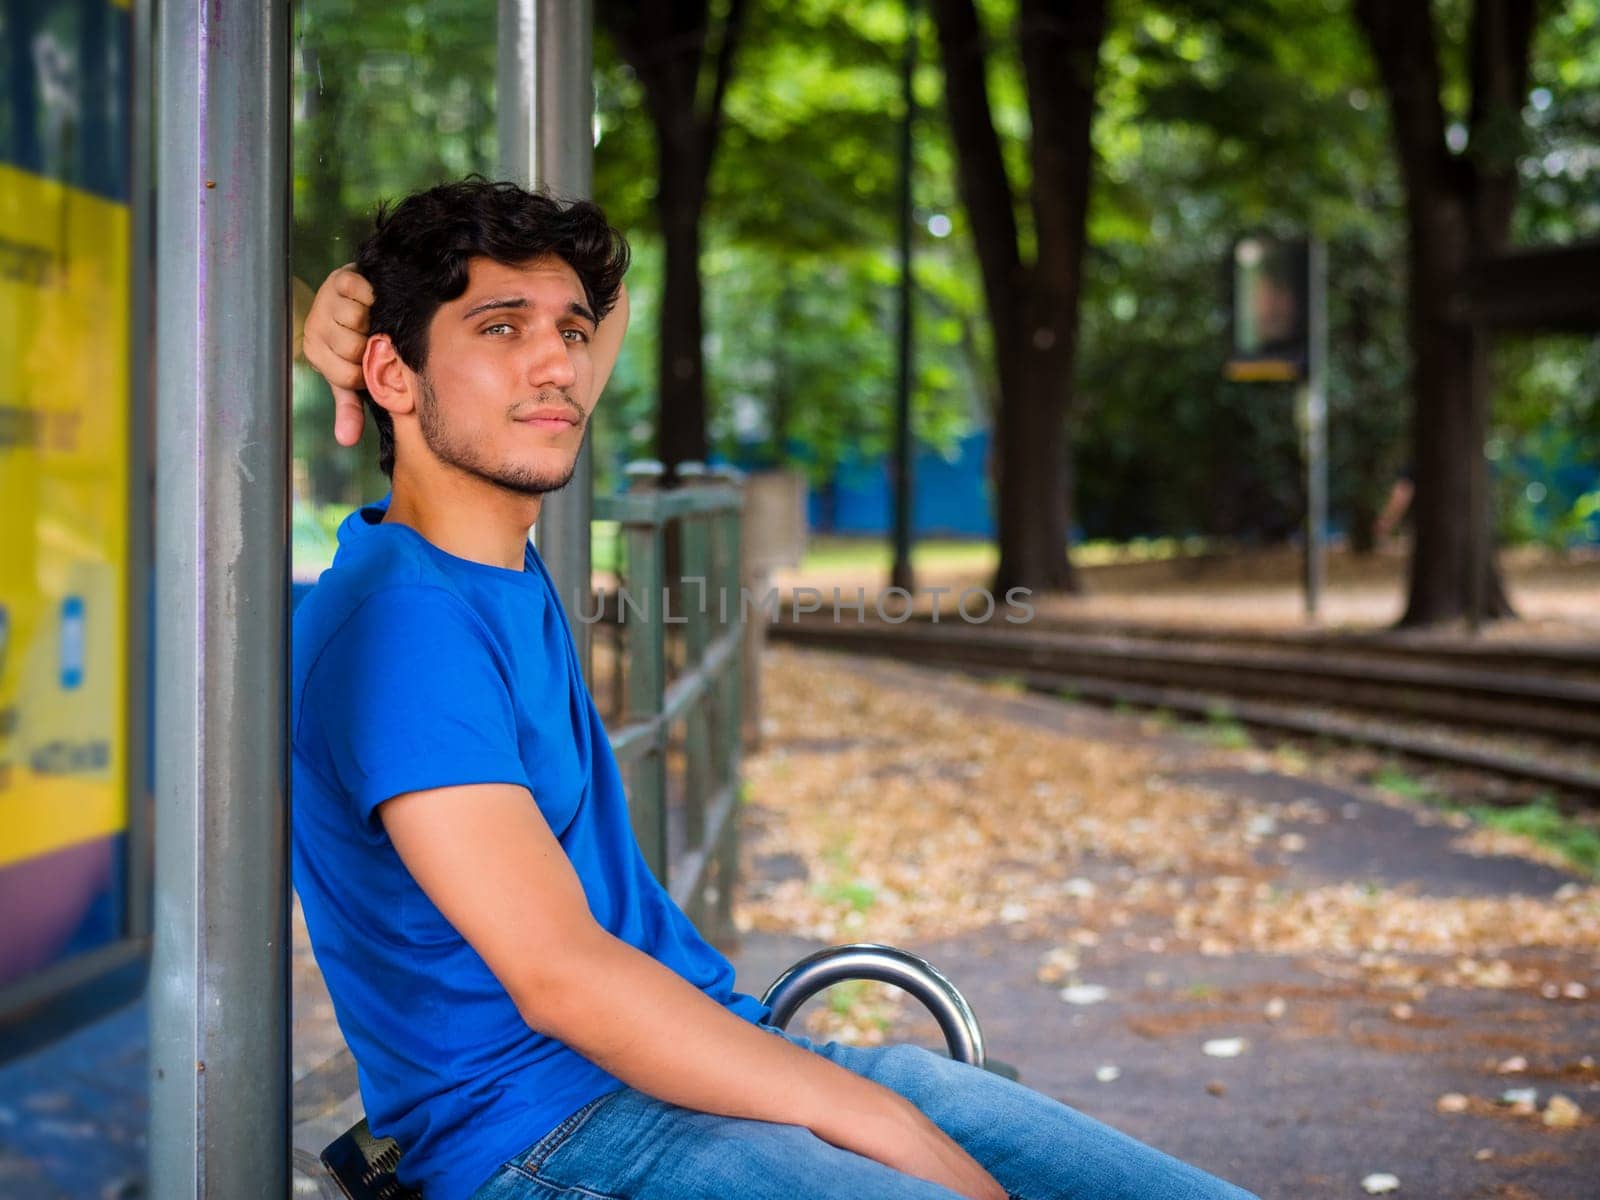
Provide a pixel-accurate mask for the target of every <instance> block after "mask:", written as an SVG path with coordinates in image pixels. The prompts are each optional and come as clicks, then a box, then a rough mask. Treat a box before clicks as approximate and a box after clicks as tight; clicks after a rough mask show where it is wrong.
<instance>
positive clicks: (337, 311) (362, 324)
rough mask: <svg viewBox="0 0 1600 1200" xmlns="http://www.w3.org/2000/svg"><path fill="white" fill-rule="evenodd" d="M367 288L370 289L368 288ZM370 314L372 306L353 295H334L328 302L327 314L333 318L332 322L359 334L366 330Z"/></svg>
mask: <svg viewBox="0 0 1600 1200" xmlns="http://www.w3.org/2000/svg"><path fill="white" fill-rule="evenodd" d="M358 278H359V277H358ZM367 290H368V291H369V292H370V291H371V289H370V288H368V289H367ZM371 315H372V306H371V305H370V304H364V303H362V302H361V301H360V300H357V299H356V298H355V297H354V296H344V295H339V296H335V297H333V299H331V300H330V301H329V303H328V316H329V317H331V318H332V319H333V323H334V324H335V325H338V326H340V327H341V328H344V329H353V330H355V331H356V332H357V333H359V334H363V335H364V334H365V333H366V332H367V319H368V318H369V317H370V316H371Z"/></svg>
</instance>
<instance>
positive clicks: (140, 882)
mask: <svg viewBox="0 0 1600 1200" xmlns="http://www.w3.org/2000/svg"><path fill="white" fill-rule="evenodd" d="M0 33H3V39H0V41H3V44H4V45H5V47H6V50H5V52H6V54H7V61H8V64H9V68H8V72H7V85H6V88H5V89H4V96H3V97H0V350H3V351H7V352H6V353H0V383H3V385H4V386H3V389H0V535H3V544H4V554H3V556H0V926H3V927H4V928H5V929H6V931H7V936H6V938H5V939H4V941H3V944H0V1053H6V1052H8V1051H10V1052H15V1051H16V1050H18V1049H25V1048H27V1047H28V1046H29V1045H31V1044H36V1043H37V1042H38V1041H39V1040H40V1039H43V1038H46V1037H49V1036H54V1035H55V1034H58V1033H60V1032H61V1031H62V1030H63V1029H64V1028H66V1027H69V1026H70V1025H71V1024H72V1023H74V1022H82V1021H85V1020H88V1019H91V1018H92V1017H93V1016H94V1015H96V1014H97V1013H98V1012H100V1011H103V1010H104V1008H105V1007H106V1006H107V1005H109V1004H115V1003H119V1002H121V1001H123V1000H125V999H127V998H128V997H129V996H131V995H133V994H136V993H137V991H138V990H139V988H140V987H145V988H147V989H148V997H149V1006H150V1066H149V1076H150V1078H149V1083H150V1101H151V1121H150V1147H151V1153H150V1158H151V1178H150V1194H152V1195H156V1196H162V1197H178V1196H210V1197H235V1196H239V1197H243V1196H261V1197H274V1198H276V1197H281V1196H284V1195H287V1194H289V1191H290V1138H289V1134H290V1084H289V1056H288V1051H289V1046H288V1031H289V953H290V938H289V877H288V795H287V792H288V715H289V697H288V691H287V665H288V658H289V655H288V651H289V641H288V621H289V577H290V553H289V545H290V541H289V526H290V499H289V497H290V490H289V484H290V472H289V447H290V440H289V427H290V399H289V398H290V356H289V355H290V328H291V275H290V269H289V264H290V229H291V223H290V216H291V207H290V206H291V169H290V163H291V159H290V134H291V88H290V77H291V63H292V60H291V55H292V54H293V53H294V52H295V50H296V47H295V45H294V43H293V40H292V37H291V13H290V6H289V5H288V4H287V3H285V2H284V0H252V2H250V3H241V2H236V0H215V2H208V3H203V4H202V3H200V2H199V0H170V2H156V0H72V2H70V3H65V4H46V3H44V2H43V0H0ZM483 38H484V40H485V42H487V43H492V44H493V46H494V47H495V57H496V61H497V65H498V66H497V73H496V88H495V93H496V105H495V118H496V126H497V131H498V145H499V164H498V165H499V171H500V174H501V175H502V177H505V178H511V179H517V180H519V181H523V182H524V183H527V184H530V185H535V186H543V187H547V188H549V189H551V190H552V191H554V192H556V193H558V194H560V195H564V196H570V197H576V196H583V195H587V194H588V192H589V190H590V178H591V152H592V132H591V113H592V109H593V102H592V91H591V65H590V64H591V51H590V45H591V13H590V8H589V5H588V3H587V2H586V0H500V2H499V4H498V6H497V8H496V9H494V10H493V11H492V13H491V14H490V18H489V20H487V21H486V23H485V28H484V30H483ZM328 436H330V437H331V430H329V431H328ZM588 461H589V455H588V453H587V452H585V455H584V457H583V460H582V461H581V462H580V465H579V472H578V475H577V476H576V477H575V479H574V483H573V485H572V486H571V487H569V488H568V489H567V490H565V491H564V492H563V493H561V494H560V495H558V496H553V497H551V498H550V499H549V500H548V501H547V502H546V504H545V507H544V512H543V515H542V517H541V520H540V523H539V529H538V535H537V536H538V542H539V548H540V552H541V554H542V555H543V557H544V559H545V561H546V562H547V563H548V564H549V566H550V569H551V572H552V575H553V576H554V578H555V579H556V581H557V585H558V588H559V589H560V590H561V592H562V597H563V601H564V603H565V605H566V607H567V610H568V612H569V613H576V612H579V611H581V609H580V606H579V603H578V600H579V598H580V597H583V598H585V599H586V598H587V588H588V580H589V519H590V502H591V496H590V492H591V487H592V484H591V474H590V471H589V467H588ZM587 633H588V629H587V626H584V625H582V624H579V623H576V622H575V623H574V635H575V637H577V638H578V639H579V644H580V648H581V647H582V646H583V645H584V643H585V641H586V638H587Z"/></svg>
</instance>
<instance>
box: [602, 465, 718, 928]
mask: <svg viewBox="0 0 1600 1200" xmlns="http://www.w3.org/2000/svg"><path fill="white" fill-rule="evenodd" d="M710 480H711V477H706V482H703V483H697V484H696V485H694V486H688V487H682V488H678V489H676V490H673V491H656V490H649V489H648V487H646V488H643V489H637V488H636V489H635V490H630V491H628V492H625V493H623V494H621V495H615V496H605V497H596V499H595V502H594V515H595V517H596V519H598V520H605V521H615V522H616V523H617V525H618V527H619V534H620V543H621V550H622V554H623V563H622V565H621V567H620V569H619V579H618V585H619V586H618V588H617V590H616V592H615V593H614V595H613V596H612V597H611V598H610V599H609V601H608V602H607V603H606V604H605V608H606V609H607V610H610V611H611V612H613V613H614V614H615V616H616V618H617V619H618V621H619V622H620V629H621V633H622V646H623V653H622V654H621V655H619V656H618V658H617V660H616V662H615V664H614V669H615V670H617V671H618V672H620V689H619V691H620V695H621V698H622V700H623V708H622V713H621V716H620V719H619V718H617V717H616V716H614V717H613V720H612V722H611V731H610V732H611V747H612V750H613V752H614V753H615V754H616V757H617V763H618V765H619V767H620V768H621V770H622V774H623V780H624V782H625V784H626V785H627V789H628V803H629V811H630V813H631V816H632V820H633V831H634V835H635V836H636V837H637V838H638V839H639V845H640V846H641V847H642V848H643V850H644V854H645V858H646V860H647V861H648V862H649V864H650V868H651V870H652V871H654V872H655V875H656V878H658V879H659V880H661V882H662V883H663V885H665V886H666V888H667V890H668V891H669V892H670V893H671V895H672V897H673V899H674V900H676V901H677V903H678V904H679V905H681V906H682V907H683V909H684V910H685V911H686V912H687V913H688V914H689V916H690V917H691V918H692V919H693V920H694V921H695V923H696V925H698V926H699V927H700V928H701V930H702V931H703V932H705V933H706V934H707V936H709V937H711V938H713V939H714V940H719V941H726V940H730V939H731V937H732V935H733V890H734V883H735V881H736V880H737V877H738V870H739V833H738V825H739V822H738V807H739V801H740V796H739V748H740V741H739V732H740V725H739V703H740V695H739V692H740V649H741V643H742V641H743V613H742V606H741V603H740V599H741V597H740V591H739V584H740V576H739V553H740V548H739V538H740V516H741V505H742V498H741V495H740V492H739V489H738V488H737V487H735V486H733V485H731V484H727V483H716V482H711V481H710ZM669 552H670V553H669ZM669 558H670V560H671V569H669Z"/></svg>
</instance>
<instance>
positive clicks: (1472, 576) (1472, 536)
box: [1465, 320, 1494, 635]
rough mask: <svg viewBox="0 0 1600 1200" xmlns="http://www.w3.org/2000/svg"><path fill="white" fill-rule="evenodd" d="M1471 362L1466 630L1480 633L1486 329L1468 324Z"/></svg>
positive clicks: (1486, 521)
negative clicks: (1470, 335) (1470, 338)
mask: <svg viewBox="0 0 1600 1200" xmlns="http://www.w3.org/2000/svg"><path fill="white" fill-rule="evenodd" d="M1471 344H1472V349H1471V351H1470V353H1471V355H1472V361H1471V364H1470V367H1471V370H1470V374H1469V375H1468V380H1469V384H1468V386H1469V393H1468V396H1467V403H1468V406H1469V409H1468V411H1469V415H1470V420H1469V422H1468V426H1467V454H1468V459H1467V462H1468V470H1467V512H1466V517H1465V520H1466V522H1467V556H1466V557H1467V562H1466V568H1467V630H1468V632H1470V633H1472V634H1474V635H1477V634H1479V633H1482V632H1483V625H1484V622H1485V621H1486V620H1487V619H1488V616H1489V560H1490V554H1491V549H1490V547H1491V544H1492V538H1493V529H1494V520H1493V516H1492V512H1493V510H1492V509H1491V507H1490V503H1489V459H1488V457H1487V455H1485V453H1484V442H1485V441H1486V440H1487V438H1488V436H1489V326H1488V324H1487V322H1485V321H1481V320H1474V321H1473V323H1472V343H1471Z"/></svg>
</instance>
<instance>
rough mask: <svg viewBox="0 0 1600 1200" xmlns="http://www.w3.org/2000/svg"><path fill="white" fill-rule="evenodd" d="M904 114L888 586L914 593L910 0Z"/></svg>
mask: <svg viewBox="0 0 1600 1200" xmlns="http://www.w3.org/2000/svg"><path fill="white" fill-rule="evenodd" d="M901 73H902V84H903V88H904V92H905V115H904V116H903V117H902V119H901V121H900V329H899V351H900V358H899V384H898V390H897V394H896V396H895V422H894V563H893V566H892V567H891V568H890V571H889V585H890V586H891V587H897V588H904V589H905V590H906V591H908V592H909V591H912V590H914V589H915V587H916V583H915V582H914V576H913V574H912V570H911V538H912V532H913V531H912V528H911V515H912V514H911V505H912V498H911V454H912V445H911V389H912V378H911V320H912V301H913V289H912V279H911V224H912V219H913V213H912V206H911V171H912V166H913V162H914V160H913V158H912V152H911V128H912V124H913V122H914V121H915V120H916V115H917V96H916V88H915V86H914V85H915V83H916V73H917V4H916V0H906V45H905V59H904V62H903V63H902V66H901Z"/></svg>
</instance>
